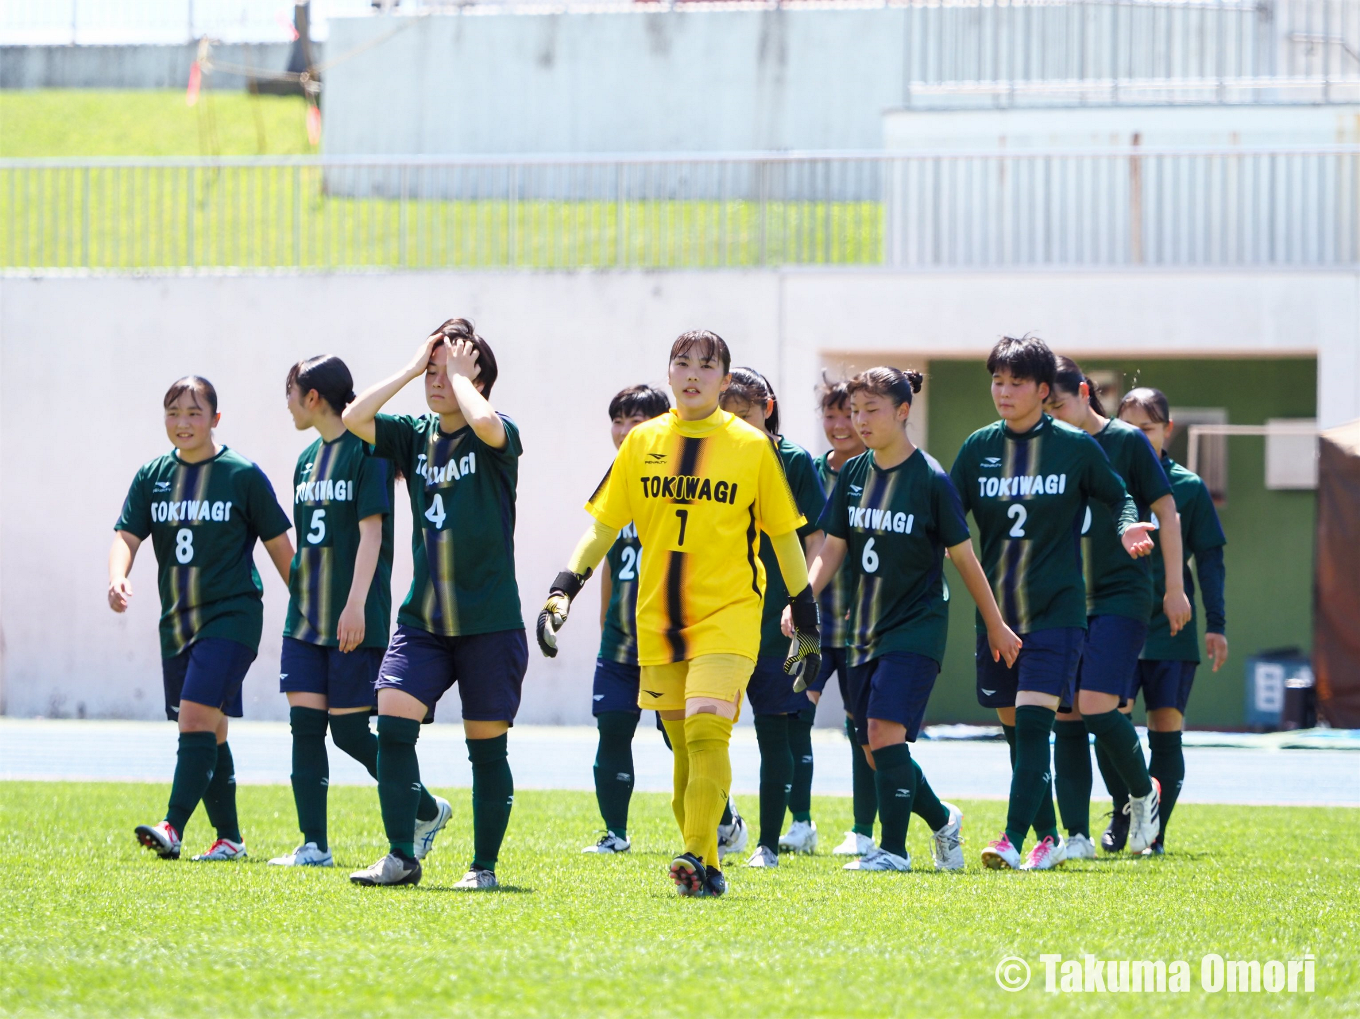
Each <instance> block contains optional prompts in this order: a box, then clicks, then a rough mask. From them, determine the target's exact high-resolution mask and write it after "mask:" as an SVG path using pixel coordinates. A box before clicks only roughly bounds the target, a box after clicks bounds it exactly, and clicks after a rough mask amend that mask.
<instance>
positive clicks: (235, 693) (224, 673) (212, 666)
mask: <svg viewBox="0 0 1360 1019" xmlns="http://www.w3.org/2000/svg"><path fill="white" fill-rule="evenodd" d="M254 660H255V649H254V648H252V647H248V646H246V645H245V644H242V643H241V642H240V641H236V640H227V639H226V638H225V637H200V638H199V639H198V640H196V641H194V642H193V643H192V644H190V645H189V646H188V647H186V648H185V649H184V650H183V651H181V652H180V653H179V654H177V655H175V657H174V658H162V659H161V679H162V680H163V681H164V683H165V717H166V718H168V719H170V721H172V722H174V721H176V720H177V719H178V718H179V702H180V701H182V700H185V701H193V702H194V703H195V704H206V705H208V707H210V708H219V709H221V711H222V712H223V714H225V715H227V716H228V717H230V718H240V717H241V716H242V715H243V714H244V713H245V712H244V711H243V710H242V707H241V684H242V683H244V682H245V678H246V673H247V672H248V671H249V670H250V663H251V662H253V661H254Z"/></svg>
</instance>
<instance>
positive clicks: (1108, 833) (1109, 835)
mask: <svg viewBox="0 0 1360 1019" xmlns="http://www.w3.org/2000/svg"><path fill="white" fill-rule="evenodd" d="M1128 841H1129V808H1128V805H1127V804H1125V806H1124V809H1123V810H1119V811H1115V812H1114V813H1112V814H1111V815H1110V826H1109V827H1108V828H1106V829H1105V834H1104V835H1102V836H1100V848H1101V849H1103V850H1105V852H1107V853H1122V852H1123V851H1124V846H1125V845H1126V844H1127V843H1128Z"/></svg>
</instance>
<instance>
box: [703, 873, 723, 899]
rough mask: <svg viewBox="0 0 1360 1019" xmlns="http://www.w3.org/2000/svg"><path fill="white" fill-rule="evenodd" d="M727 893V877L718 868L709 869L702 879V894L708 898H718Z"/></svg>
mask: <svg viewBox="0 0 1360 1019" xmlns="http://www.w3.org/2000/svg"><path fill="white" fill-rule="evenodd" d="M726 894H727V878H725V877H723V872H722V871H720V870H711V869H710V870H709V871H708V877H707V878H705V879H704V895H705V896H707V897H708V898H710V899H720V898H722V897H723V896H724V895H726Z"/></svg>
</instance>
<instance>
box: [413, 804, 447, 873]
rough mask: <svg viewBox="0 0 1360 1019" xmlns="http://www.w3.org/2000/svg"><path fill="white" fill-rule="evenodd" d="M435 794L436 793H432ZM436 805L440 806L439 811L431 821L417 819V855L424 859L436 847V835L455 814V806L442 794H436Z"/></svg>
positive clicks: (417, 857)
mask: <svg viewBox="0 0 1360 1019" xmlns="http://www.w3.org/2000/svg"><path fill="white" fill-rule="evenodd" d="M430 795H431V796H434V793H431V794H430ZM434 802H435V806H437V807H438V808H439V813H437V814H435V815H434V817H433V818H432V819H430V820H429V821H420V820H417V821H416V833H415V850H416V852H415V857H416V859H417V860H423V859H425V857H427V856H429V855H430V850H431V849H433V848H434V837H435V836H436V835H438V834H439V833H440V832H441V831H443V830H444V825H446V824H448V823H449V818H451V817H452V816H453V807H451V806H450V805H449V801H448V800H446V799H444V797H442V796H434Z"/></svg>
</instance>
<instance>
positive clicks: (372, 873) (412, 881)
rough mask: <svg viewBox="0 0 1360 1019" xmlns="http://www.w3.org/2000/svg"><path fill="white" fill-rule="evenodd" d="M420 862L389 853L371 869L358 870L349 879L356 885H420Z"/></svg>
mask: <svg viewBox="0 0 1360 1019" xmlns="http://www.w3.org/2000/svg"><path fill="white" fill-rule="evenodd" d="M422 873H423V872H422V870H421V867H420V861H419V860H414V859H412V858H411V857H409V856H398V855H397V854H396V853H388V854H387V855H386V856H384V857H383V858H382V859H381V860H379V861H378V862H377V863H375V864H373V866H371V867H365V868H364V869H363V870H356V871H355V872H354V873H353V874H351V875H350V876H349V879H350V880H351V881H353V882H354V883H355V884H356V885H367V886H370V887H372V886H375V885H418V884H420V878H421V875H422Z"/></svg>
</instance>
